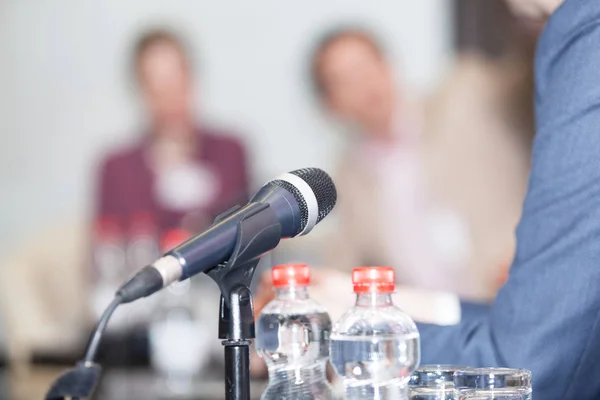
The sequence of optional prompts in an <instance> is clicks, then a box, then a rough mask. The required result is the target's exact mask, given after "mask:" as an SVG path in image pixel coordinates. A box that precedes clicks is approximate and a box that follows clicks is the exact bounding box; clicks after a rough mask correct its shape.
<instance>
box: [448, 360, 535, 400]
mask: <svg viewBox="0 0 600 400" xmlns="http://www.w3.org/2000/svg"><path fill="white" fill-rule="evenodd" d="M454 390H455V395H454V396H455V398H456V399H457V400H492V399H493V400H531V372H529V371H527V370H525V369H511V368H465V369H461V370H458V371H456V372H455V373H454Z"/></svg>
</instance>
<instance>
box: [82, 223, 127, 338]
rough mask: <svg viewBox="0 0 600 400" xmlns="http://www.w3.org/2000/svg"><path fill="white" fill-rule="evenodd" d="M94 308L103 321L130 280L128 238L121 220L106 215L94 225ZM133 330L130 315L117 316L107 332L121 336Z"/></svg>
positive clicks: (92, 297) (118, 314)
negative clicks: (116, 296)
mask: <svg viewBox="0 0 600 400" xmlns="http://www.w3.org/2000/svg"><path fill="white" fill-rule="evenodd" d="M92 235H93V237H92V274H91V278H92V296H91V302H92V309H93V312H94V314H95V316H96V318H100V316H101V315H102V313H103V312H104V310H105V309H106V307H107V306H108V305H109V304H110V302H111V301H112V299H113V298H114V296H115V292H116V291H117V289H118V288H119V286H120V285H121V284H122V283H123V281H124V280H125V279H126V278H127V277H128V275H129V271H128V270H127V259H126V255H125V253H126V250H125V247H126V246H125V238H124V235H123V230H122V226H121V223H120V221H119V220H118V219H117V218H115V217H112V216H103V217H101V218H100V219H98V221H96V223H95V225H94V230H93V233H92ZM129 327H130V320H129V315H128V314H127V313H122V312H121V313H116V314H115V316H114V317H113V319H112V320H111V323H110V324H108V327H107V331H109V332H112V333H115V332H116V333H121V332H123V331H126V330H127V329H129Z"/></svg>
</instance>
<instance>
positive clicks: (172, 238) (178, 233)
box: [160, 229, 191, 252]
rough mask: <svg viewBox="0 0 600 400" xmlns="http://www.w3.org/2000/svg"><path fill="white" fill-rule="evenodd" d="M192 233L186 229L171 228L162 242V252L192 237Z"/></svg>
mask: <svg viewBox="0 0 600 400" xmlns="http://www.w3.org/2000/svg"><path fill="white" fill-rule="evenodd" d="M190 236H191V235H190V233H189V232H188V231H186V230H184V229H171V230H169V231H167V232H166V233H165V234H164V235H163V237H162V240H161V242H160V247H161V251H162V252H167V251H169V250H171V249H172V248H174V247H177V246H179V245H180V244H181V243H183V242H185V241H186V240H188V239H189V238H190Z"/></svg>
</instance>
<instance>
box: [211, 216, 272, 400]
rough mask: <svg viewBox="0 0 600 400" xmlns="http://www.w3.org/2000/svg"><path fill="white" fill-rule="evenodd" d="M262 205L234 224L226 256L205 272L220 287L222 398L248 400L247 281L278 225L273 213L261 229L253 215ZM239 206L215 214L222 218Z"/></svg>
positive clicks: (250, 318)
mask: <svg viewBox="0 0 600 400" xmlns="http://www.w3.org/2000/svg"><path fill="white" fill-rule="evenodd" d="M266 207H268V205H266V204H265V206H264V207H260V208H257V209H255V210H251V211H249V212H248V213H247V214H246V215H244V216H243V218H242V219H241V220H240V222H239V223H238V226H237V240H236V244H235V248H234V251H233V253H232V254H231V257H230V258H229V260H228V261H227V262H225V263H223V264H221V265H219V266H217V267H216V268H213V269H212V270H210V271H208V272H207V274H208V275H209V276H210V277H211V278H212V279H213V280H214V281H215V282H216V283H217V285H218V286H219V289H220V290H221V301H220V310H219V339H224V340H223V341H222V342H221V343H222V345H223V346H224V352H225V399H226V400H250V345H251V344H252V342H251V339H254V338H255V329H254V306H253V304H252V293H251V292H250V283H251V282H252V277H253V276H254V271H255V270H256V266H257V265H258V262H259V261H260V256H258V257H256V256H254V257H252V256H248V255H255V254H261V255H262V254H264V253H266V252H267V251H269V250H270V249H273V248H275V246H277V244H279V240H280V238H281V225H280V224H279V221H278V219H277V218H276V216H275V214H274V213H271V214H270V215H271V218H272V223H271V224H270V225H268V227H267V228H266V229H265V228H264V227H265V218H266V216H265V214H267V213H263V214H261V216H260V218H254V216H255V215H257V214H258V213H259V212H260V211H262V210H263V208H266ZM238 208H239V207H234V208H233V209H231V210H229V211H227V212H226V213H224V214H221V215H219V216H218V217H217V218H216V220H215V222H218V221H220V220H221V219H223V218H226V217H227V216H228V215H230V214H231V213H233V212H235V211H237V210H238Z"/></svg>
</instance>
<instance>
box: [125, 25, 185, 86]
mask: <svg viewBox="0 0 600 400" xmlns="http://www.w3.org/2000/svg"><path fill="white" fill-rule="evenodd" d="M158 43H167V44H169V45H171V46H173V47H175V48H176V49H177V50H178V51H179V52H180V53H181V55H182V56H183V58H184V59H185V60H186V62H187V63H190V62H191V60H190V57H189V53H188V46H187V45H186V43H185V42H184V41H183V40H182V39H181V37H180V36H179V35H177V34H176V33H174V32H173V31H171V30H168V29H164V28H155V29H151V30H149V31H146V32H144V33H142V34H141V35H140V36H139V38H138V39H137V40H136V42H135V45H134V47H133V52H132V70H133V73H134V75H135V77H136V79H139V67H140V61H141V60H142V58H143V57H144V54H145V53H146V52H147V51H148V50H149V49H150V48H151V47H152V46H154V45H156V44H158Z"/></svg>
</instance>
